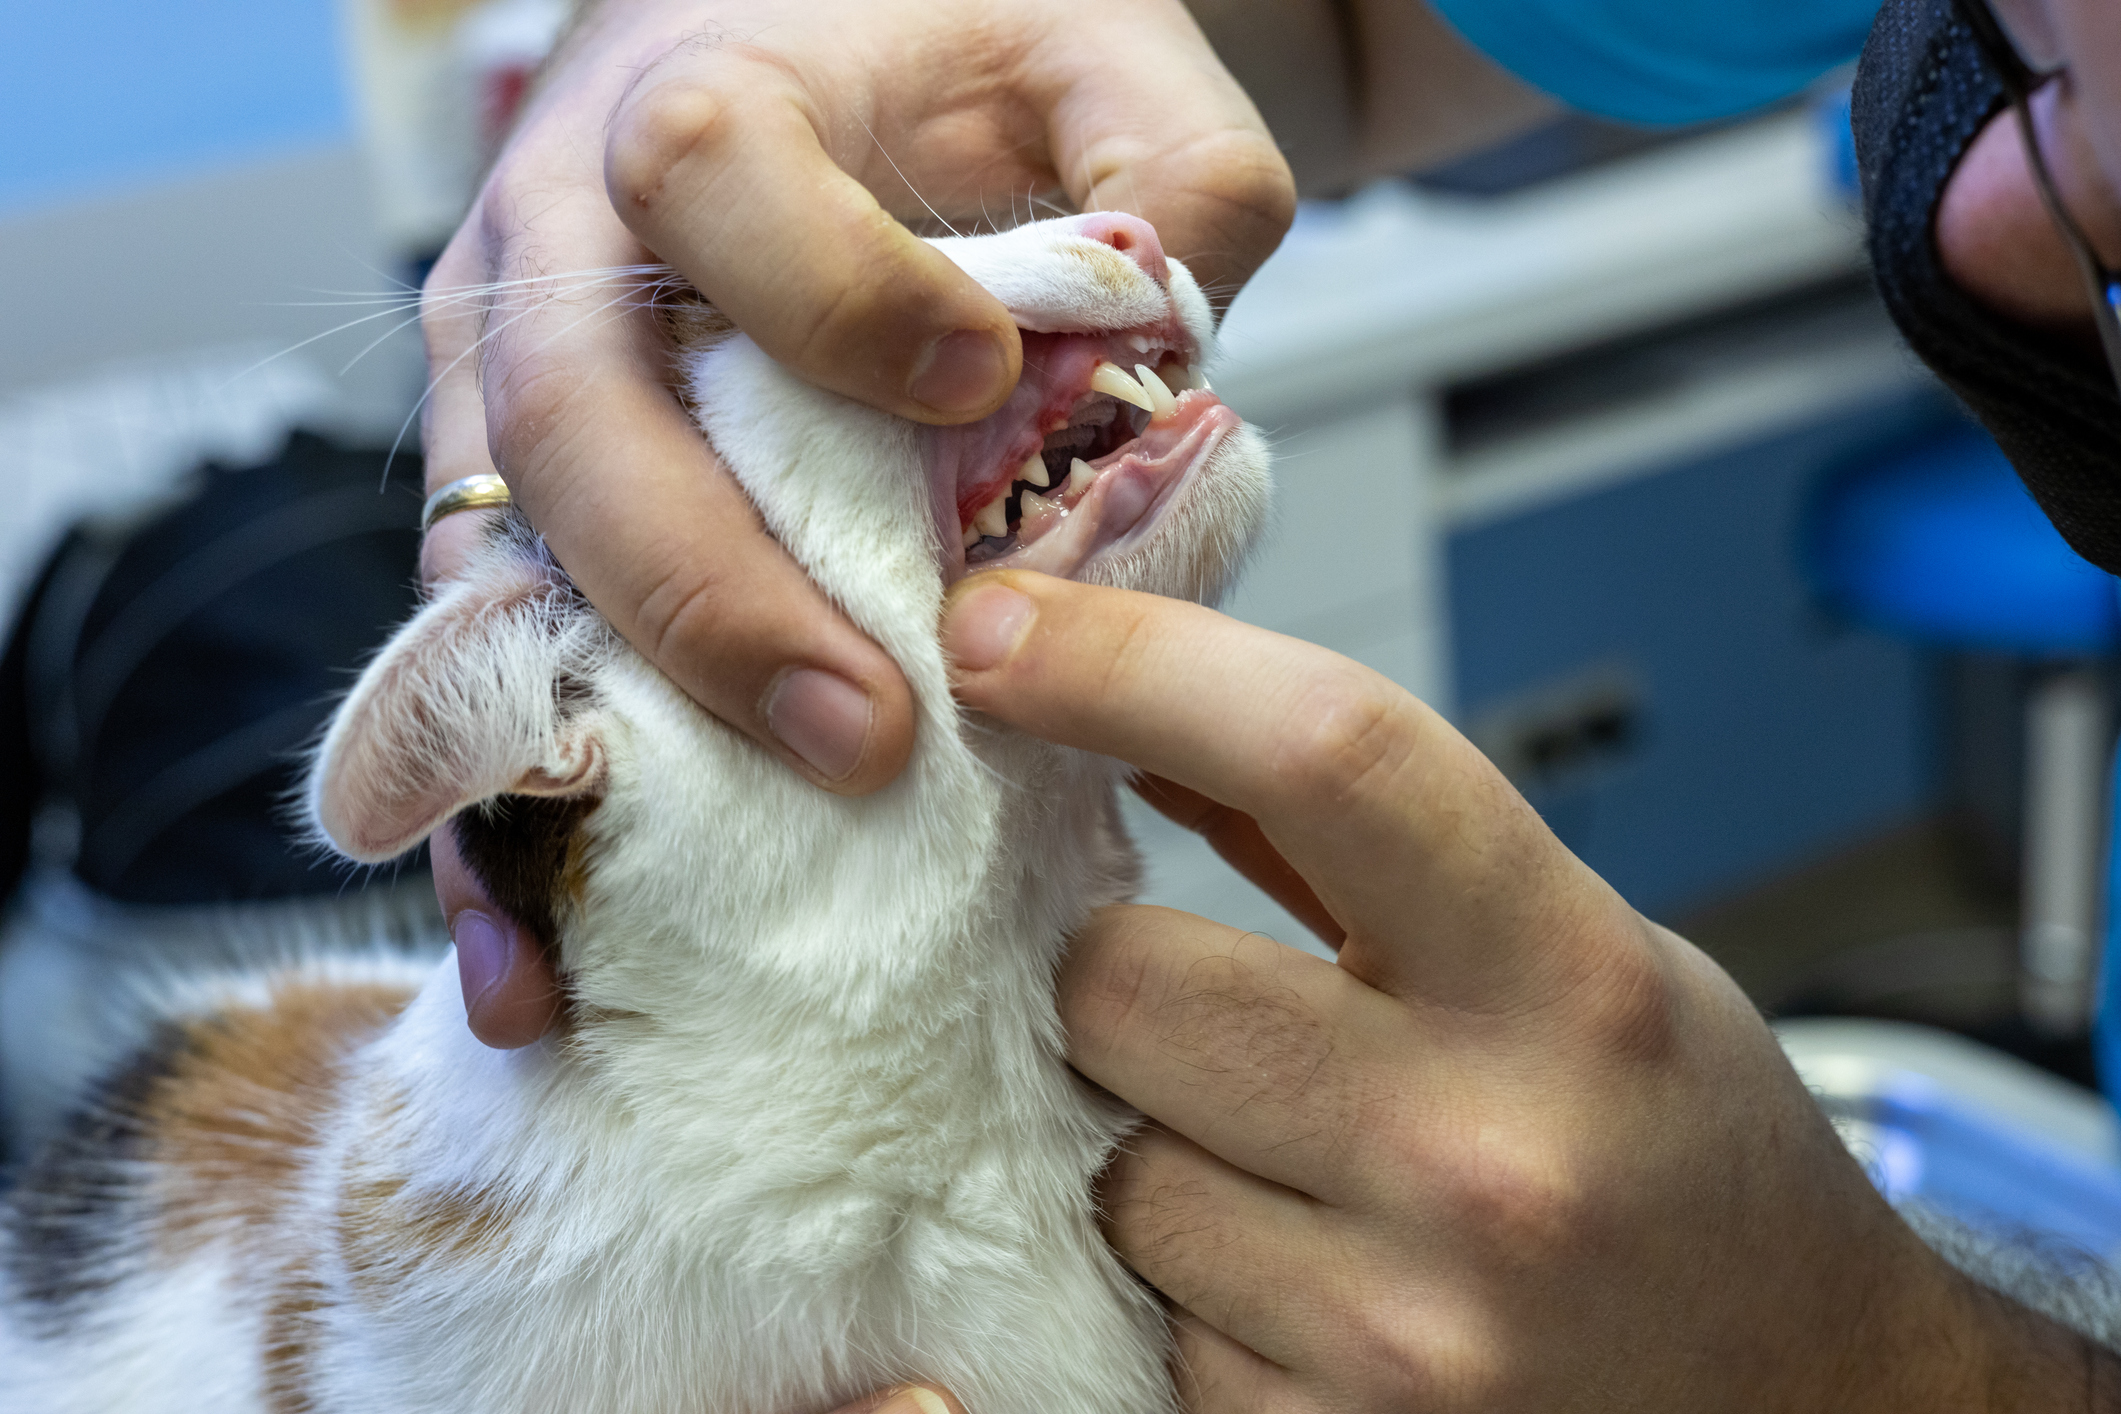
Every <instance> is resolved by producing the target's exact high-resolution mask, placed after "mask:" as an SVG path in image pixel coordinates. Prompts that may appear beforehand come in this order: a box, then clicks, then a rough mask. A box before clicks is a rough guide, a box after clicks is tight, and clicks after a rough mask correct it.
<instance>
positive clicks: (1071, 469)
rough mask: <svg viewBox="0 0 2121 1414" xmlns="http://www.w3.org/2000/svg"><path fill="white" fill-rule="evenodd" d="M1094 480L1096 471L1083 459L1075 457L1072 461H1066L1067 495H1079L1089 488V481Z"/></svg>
mask: <svg viewBox="0 0 2121 1414" xmlns="http://www.w3.org/2000/svg"><path fill="white" fill-rule="evenodd" d="M1095 480H1097V473H1096V472H1094V471H1092V470H1091V469H1090V463H1088V462H1086V461H1084V460H1083V459H1082V458H1081V457H1077V458H1076V459H1075V460H1074V461H1071V462H1069V463H1068V485H1067V486H1066V488H1065V490H1066V492H1067V494H1068V495H1070V496H1080V495H1081V494H1082V493H1083V492H1085V491H1087V490H1089V489H1090V483H1091V482H1093V481H1095Z"/></svg>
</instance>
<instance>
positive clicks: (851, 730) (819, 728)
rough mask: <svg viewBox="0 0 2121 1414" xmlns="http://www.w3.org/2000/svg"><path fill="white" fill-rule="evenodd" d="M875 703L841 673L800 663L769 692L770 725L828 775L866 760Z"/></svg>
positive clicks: (837, 775)
mask: <svg viewBox="0 0 2121 1414" xmlns="http://www.w3.org/2000/svg"><path fill="white" fill-rule="evenodd" d="M875 716H876V704H875V703H873V702H871V701H870V700H869V694H868V693H866V692H864V691H862V690H861V689H860V688H858V687H856V686H855V685H854V684H853V683H851V682H849V681H847V679H845V678H843V677H841V676H839V675H838V674H837V673H828V672H824V671H822V670H821V669H818V668H797V669H795V670H794V671H793V672H790V673H787V674H784V675H783V676H782V678H781V680H780V682H779V683H777V684H776V685H775V686H774V688H773V691H772V692H771V693H770V694H769V695H768V696H767V698H766V729H767V730H768V731H770V732H772V733H773V734H774V736H776V737H778V738H779V739H780V742H781V745H783V746H785V747H787V748H788V749H789V750H790V751H793V752H794V753H795V754H796V755H798V756H800V757H802V758H803V759H804V760H805V761H807V762H809V763H810V768H811V769H812V770H814V771H816V772H817V773H818V774H819V775H820V776H823V777H824V778H825V779H826V780H828V781H837V780H843V779H845V778H846V777H848V776H850V775H852V774H853V773H854V768H855V767H857V766H859V765H861V764H862V753H863V751H864V749H866V748H867V746H868V745H869V724H870V722H871V721H872V720H873V719H874V718H875Z"/></svg>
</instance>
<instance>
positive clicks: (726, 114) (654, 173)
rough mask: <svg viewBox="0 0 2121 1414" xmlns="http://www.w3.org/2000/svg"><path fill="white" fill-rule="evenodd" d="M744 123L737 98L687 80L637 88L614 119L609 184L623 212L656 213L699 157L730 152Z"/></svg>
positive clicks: (607, 158) (606, 155)
mask: <svg viewBox="0 0 2121 1414" xmlns="http://www.w3.org/2000/svg"><path fill="white" fill-rule="evenodd" d="M741 120H742V112H741V106H740V104H739V103H738V102H737V100H736V97H735V96H734V95H729V94H723V93H718V92H716V91H715V90H713V89H710V88H708V87H706V86H704V85H701V84H698V83H693V82H690V81H687V80H682V79H664V80H663V81H661V82H657V83H649V84H647V85H645V86H643V87H642V88H640V89H638V90H637V91H636V92H635V93H634V94H633V95H632V97H631V98H629V99H628V100H627V102H626V103H625V104H624V106H623V107H622V108H621V109H620V111H619V113H618V114H617V116H616V117H615V118H614V119H613V120H612V125H611V134H610V139H609V141H608V143H607V144H606V146H605V152H604V177H605V184H606V186H607V187H608V188H609V189H610V191H611V194H612V199H613V200H614V201H615V202H617V203H618V204H619V206H620V208H621V209H622V210H636V211H645V210H648V209H650V208H653V207H654V206H655V205H656V204H657V203H658V200H659V198H660V197H661V195H662V193H663V191H664V189H665V187H666V186H667V184H668V182H669V180H670V177H671V174H672V173H673V172H674V171H676V169H677V168H678V167H679V166H680V165H681V164H683V163H684V162H685V161H686V160H687V159H689V158H691V157H692V156H694V155H695V154H699V153H708V154H712V153H715V152H722V151H727V150H729V148H730V146H731V144H732V143H733V142H734V140H735V134H736V129H737V127H738V125H739V123H740V122H741Z"/></svg>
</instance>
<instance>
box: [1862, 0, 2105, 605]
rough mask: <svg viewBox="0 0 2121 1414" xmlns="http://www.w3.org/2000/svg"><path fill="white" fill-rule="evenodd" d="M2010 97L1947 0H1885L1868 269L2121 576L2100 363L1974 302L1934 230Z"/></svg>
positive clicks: (1866, 60) (1924, 344) (1953, 381)
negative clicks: (1985, 130) (1940, 203)
mask: <svg viewBox="0 0 2121 1414" xmlns="http://www.w3.org/2000/svg"><path fill="white" fill-rule="evenodd" d="M2005 102H2006V100H2005V96H2004V93H2003V88H2002V85H2001V84H2000V83H1999V82H1998V81H1997V80H1996V78H1995V76H1994V75H1993V74H1991V73H1990V72H1989V70H1988V69H1987V67H1986V66H1985V65H1984V64H1983V62H1982V59H1981V53H1980V51H1979V50H1978V49H1977V48H1976V47H1975V45H1974V39H1973V35H1972V34H1971V33H1970V32H1969V31H1968V30H1967V28H1966V26H1965V25H1963V24H1961V23H1960V22H1959V20H1958V19H1957V17H1956V16H1954V15H1953V14H1952V11H1951V5H1950V0H1885V4H1884V6H1883V7H1882V8H1881V9H1880V10H1879V12H1878V22H1877V25H1876V27H1875V28H1873V29H1872V31H1871V38H1870V43H1868V44H1867V45H1865V46H1864V50H1863V62H1862V65H1861V67H1859V68H1858V70H1857V72H1856V92H1855V97H1854V104H1853V119H1854V125H1855V130H1856V155H1857V162H1858V166H1859V168H1860V170H1861V172H1862V176H1863V200H1864V208H1865V213H1866V215H1867V216H1868V218H1869V225H1870V248H1871V264H1872V269H1873V273H1874V274H1875V275H1876V277H1877V281H1878V290H1879V293H1880V294H1881V295H1883V296H1884V298H1885V303H1886V307H1887V308H1888V309H1890V310H1891V311H1892V314H1893V319H1894V320H1895V321H1896V322H1897V323H1898V324H1899V326H1900V332H1901V333H1902V334H1904V335H1906V337H1907V341H1908V343H1909V345H1910V346H1912V347H1913V349H1914V350H1915V352H1916V353H1917V354H1919V355H1921V357H1922V360H1923V362H1925V363H1927V364H1928V365H1929V366H1930V367H1931V368H1932V369H1933V370H1935V371H1936V373H1937V375H1938V376H1939V377H1941V378H1942V379H1943V380H1944V381H1945V382H1946V383H1947V384H1949V385H1950V386H1951V389H1952V391H1953V392H1955V393H1957V394H1958V395H1959V396H1960V398H1961V399H1963V400H1964V401H1965V403H1966V405H1967V406H1968V408H1970V409H1971V410H1972V411H1973V413H1974V415H1975V416H1976V417H1979V418H1980V419H1981V421H1982V422H1983V423H1984V424H1985V425H1986V426H1987V427H1988V430H1989V432H1990V433H1991V435H1993V436H1994V437H1995V439H1996V442H1997V444H1998V445H2000V446H2001V447H2002V448H2003V451H2004V453H2005V455H2007V456H2009V458H2010V459H2011V463H2012V464H2013V465H2014V466H2016V467H2017V468H2018V475H2019V476H2020V477H2021V478H2022V479H2023V480H2024V482H2025V485H2026V488H2027V489H2028V490H2030V491H2031V492H2032V493H2033V498H2034V499H2035V500H2037V501H2038V502H2039V503H2040V507H2041V509H2042V510H2044V511H2046V512H2047V515H2048V519H2050V520H2052V521H2053V522H2054V523H2055V526H2056V528H2057V529H2059V530H2060V531H2061V532H2062V534H2063V536H2064V537H2065V538H2067V539H2068V541H2069V543H2070V544H2071V545H2072V546H2074V547H2075V548H2076V550H2077V553H2078V554H2080V555H2082V556H2084V558H2086V559H2087V560H2090V561H2091V562H2092V563H2093V564H2096V565H2098V566H2099V567H2100V568H2101V569H2104V570H2106V571H2108V572H2109V573H2121V398H2117V397H2116V395H2115V391H2114V381H2113V377H2112V375H2111V374H2110V373H2109V372H2108V371H2107V367H2106V364H2105V361H2104V360H2103V359H2101V358H2100V356H2099V354H2098V352H2097V349H2096V348H2095V347H2094V348H2092V349H2089V350H2079V349H2076V348H2074V347H2071V346H2069V345H2068V344H2067V343H2066V341H2062V340H2057V339H2053V338H2043V337H2042V336H2041V335H2040V334H2039V333H2038V332H2037V331H2034V330H2030V329H2027V328H2024V327H2023V326H2020V325H2017V324H2013V323H2011V322H2009V321H2008V320H2005V319H2003V318H2001V317H1999V316H1997V315H1995V314H1992V313H1990V312H1989V311H1988V310H1987V309H1985V308H1983V307H1982V306H1980V305H1978V304H1976V303H1975V302H1974V301H1973V300H1971V299H1969V298H1968V297H1967V296H1966V295H1965V294H1963V293H1962V292H1961V291H1960V289H1959V287H1958V286H1956V285H1954V284H1953V283H1952V282H1951V281H1950V280H1949V279H1948V278H1947V277H1946V276H1945V274H1944V270H1943V267H1942V265H1941V263H1940V262H1939V260H1938V257H1937V247H1936V244H1935V242H1934V241H1933V240H1932V239H1931V235H1930V226H1931V220H1932V218H1933V217H1934V216H1935V214H1936V210H1937V200H1938V197H1939V196H1940V195H1941V194H1942V192H1943V190H1944V183H1945V179H1946V178H1948V177H1949V176H1950V175H1951V173H1952V168H1953V167H1954V166H1956V165H1957V164H1958V161H1959V158H1960V156H1961V155H1962V154H1963V153H1964V152H1965V151H1966V148H1967V144H1969V143H1970V142H1972V141H1973V139H1974V135H1975V134H1976V133H1978V132H1979V131H1980V130H1981V128H1982V126H1983V124H1985V123H1986V122H1987V121H1988V119H1989V118H1990V117H1992V116H1993V115H1994V114H1996V113H1997V112H1999V111H2000V110H2001V109H2002V108H2003V107H2004V105H2005Z"/></svg>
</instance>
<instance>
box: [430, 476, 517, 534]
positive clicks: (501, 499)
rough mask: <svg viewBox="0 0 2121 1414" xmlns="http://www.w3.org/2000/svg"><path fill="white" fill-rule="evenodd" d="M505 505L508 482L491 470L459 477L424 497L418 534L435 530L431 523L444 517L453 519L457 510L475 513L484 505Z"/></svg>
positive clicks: (506, 502)
mask: <svg viewBox="0 0 2121 1414" xmlns="http://www.w3.org/2000/svg"><path fill="white" fill-rule="evenodd" d="M507 504H508V483H507V482H505V481H503V480H502V479H501V478H500V477H498V476H495V475H494V474H493V473H492V472H490V471H482V472H480V473H479V474H478V475H477V476H462V477H459V478H457V479H456V480H455V481H452V482H450V483H449V484H448V485H446V486H443V487H441V488H440V489H439V490H437V491H436V492H435V493H434V494H433V495H432V496H429V497H428V498H427V504H426V505H425V506H422V507H421V508H420V533H421V534H422V535H425V534H426V533H427V532H428V531H430V530H432V529H434V523H435V522H436V521H438V520H440V519H441V518H442V517H443V516H453V515H455V514H456V513H457V512H458V511H475V510H479V509H481V508H482V507H485V506H505V505H507Z"/></svg>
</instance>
